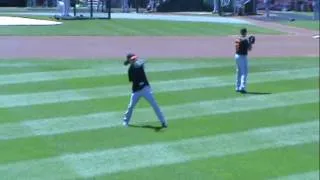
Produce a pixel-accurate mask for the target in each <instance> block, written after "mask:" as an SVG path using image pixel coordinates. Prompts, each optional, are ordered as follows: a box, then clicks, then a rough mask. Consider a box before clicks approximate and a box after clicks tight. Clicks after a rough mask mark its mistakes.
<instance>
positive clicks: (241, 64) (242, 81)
mask: <svg viewBox="0 0 320 180" xmlns="http://www.w3.org/2000/svg"><path fill="white" fill-rule="evenodd" d="M240 34H241V36H240V37H239V38H237V39H236V41H235V48H236V53H235V61H236V72H237V74H236V76H237V79H236V92H240V93H247V91H246V84H247V76H248V57H247V55H248V51H251V49H252V44H254V43H255V37H254V36H249V37H248V38H247V29H246V28H243V29H241V30H240Z"/></svg>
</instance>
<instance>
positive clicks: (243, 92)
mask: <svg viewBox="0 0 320 180" xmlns="http://www.w3.org/2000/svg"><path fill="white" fill-rule="evenodd" d="M239 92H240V93H241V94H246V93H247V91H246V90H244V89H242V90H240V91H239Z"/></svg>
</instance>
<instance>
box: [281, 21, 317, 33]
mask: <svg viewBox="0 0 320 180" xmlns="http://www.w3.org/2000/svg"><path fill="white" fill-rule="evenodd" d="M285 24H286V25H289V26H294V27H300V28H306V29H310V30H316V31H319V27H320V24H319V21H303V20H297V21H293V22H285Z"/></svg>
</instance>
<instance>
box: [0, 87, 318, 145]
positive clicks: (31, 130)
mask: <svg viewBox="0 0 320 180" xmlns="http://www.w3.org/2000/svg"><path fill="white" fill-rule="evenodd" d="M318 93H319V90H305V91H295V92H285V93H278V94H274V95H261V96H248V97H241V98H231V99H223V100H213V101H200V102H193V103H188V104H180V105H173V106H164V107H163V108H162V110H163V112H164V114H165V116H166V117H167V119H168V120H169V121H172V120H176V119H182V118H192V117H197V116H205V115H215V114H224V113H233V112H241V111H251V110H259V109H267V108H274V107H285V106H290V105H298V104H306V103H314V102H318V99H317V98H316V97H317V94H318ZM266 102H268V103H266ZM122 116H123V111H121V112H105V113H95V114H89V115H82V116H69V117H60V118H49V119H39V120H26V121H22V122H19V123H6V124H1V125H0V139H1V140H10V139H16V138H25V137H31V136H43V135H55V134H62V133H68V132H77V131H88V130H92V129H101V128H110V127H115V126H119V125H121V118H122ZM145 117H149V118H148V119H150V117H154V112H153V111H151V110H150V108H138V109H136V111H135V114H134V115H133V118H139V119H140V122H143V121H145V122H147V121H148V119H146V118H145Z"/></svg>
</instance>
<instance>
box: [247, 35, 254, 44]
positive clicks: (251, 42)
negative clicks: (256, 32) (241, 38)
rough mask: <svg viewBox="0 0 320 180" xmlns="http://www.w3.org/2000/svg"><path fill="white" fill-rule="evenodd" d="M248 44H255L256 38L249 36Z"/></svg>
mask: <svg viewBox="0 0 320 180" xmlns="http://www.w3.org/2000/svg"><path fill="white" fill-rule="evenodd" d="M248 39H249V42H250V44H254V43H255V42H256V37H255V36H252V35H251V36H249V38H248Z"/></svg>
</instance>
